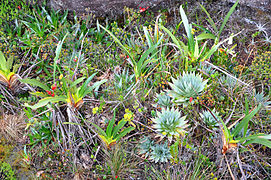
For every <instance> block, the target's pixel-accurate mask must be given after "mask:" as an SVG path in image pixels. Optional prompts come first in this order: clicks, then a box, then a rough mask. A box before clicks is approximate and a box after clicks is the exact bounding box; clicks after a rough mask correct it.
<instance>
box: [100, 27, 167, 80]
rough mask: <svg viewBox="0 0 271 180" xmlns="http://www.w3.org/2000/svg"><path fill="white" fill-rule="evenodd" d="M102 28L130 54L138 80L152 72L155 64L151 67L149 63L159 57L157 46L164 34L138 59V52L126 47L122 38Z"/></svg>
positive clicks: (129, 60) (130, 61) (131, 63)
mask: <svg viewBox="0 0 271 180" xmlns="http://www.w3.org/2000/svg"><path fill="white" fill-rule="evenodd" d="M100 27H101V28H102V29H104V30H105V31H106V32H107V33H108V34H110V36H111V37H112V38H113V39H114V41H115V42H116V43H117V44H118V45H119V46H120V48H121V49H122V50H123V51H125V53H126V54H128V56H129V59H128V62H129V63H130V65H131V66H132V68H133V70H134V75H135V78H136V80H137V81H138V80H139V79H141V78H143V77H144V76H146V75H148V74H147V73H148V72H152V70H153V69H152V68H153V66H151V67H152V68H151V67H149V64H151V63H154V62H156V61H157V59H154V57H155V55H156V53H157V51H156V48H157V47H158V45H159V44H160V42H161V40H162V39H163V36H161V37H159V39H158V41H157V42H156V43H155V44H151V42H150V44H149V45H150V46H151V47H149V49H147V50H146V51H145V52H144V53H142V54H141V55H140V57H139V59H138V60H137V57H136V54H134V53H133V52H132V51H130V50H129V49H128V48H127V47H125V46H124V45H123V44H122V43H121V42H120V40H119V39H118V38H117V37H116V36H115V35H114V34H113V33H112V32H110V31H109V30H107V29H106V28H105V27H103V26H101V25H100Z"/></svg>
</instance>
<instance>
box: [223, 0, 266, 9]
mask: <svg viewBox="0 0 271 180" xmlns="http://www.w3.org/2000/svg"><path fill="white" fill-rule="evenodd" d="M224 1H225V0H224ZM226 1H228V2H231V3H235V2H236V0H226ZM239 4H241V5H245V6H249V7H252V8H255V9H259V10H262V11H271V0H239Z"/></svg>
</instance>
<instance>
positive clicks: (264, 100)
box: [255, 92, 271, 108]
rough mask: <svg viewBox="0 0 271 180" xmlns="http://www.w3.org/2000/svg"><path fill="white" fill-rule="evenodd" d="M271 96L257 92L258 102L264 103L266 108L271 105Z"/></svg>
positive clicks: (256, 98)
mask: <svg viewBox="0 0 271 180" xmlns="http://www.w3.org/2000/svg"><path fill="white" fill-rule="evenodd" d="M269 99H270V97H269V96H268V95H267V96H265V95H264V93H263V92H261V93H256V95H255V100H256V103H257V104H260V103H261V104H262V106H263V107H264V108H268V107H270V106H271V101H269Z"/></svg>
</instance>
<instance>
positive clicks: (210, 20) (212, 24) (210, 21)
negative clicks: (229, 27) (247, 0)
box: [199, 0, 239, 42]
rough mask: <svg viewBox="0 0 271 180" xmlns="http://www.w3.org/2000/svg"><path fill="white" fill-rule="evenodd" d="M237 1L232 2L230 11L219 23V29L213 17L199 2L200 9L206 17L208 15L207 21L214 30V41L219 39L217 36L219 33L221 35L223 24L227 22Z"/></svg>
mask: <svg viewBox="0 0 271 180" xmlns="http://www.w3.org/2000/svg"><path fill="white" fill-rule="evenodd" d="M238 3H239V0H237V1H236V2H235V3H234V5H233V6H232V7H231V9H230V11H229V12H228V13H227V15H226V16H225V18H224V20H223V22H222V24H221V26H220V28H219V30H218V28H217V26H216V23H214V21H213V19H212V18H211V16H210V14H209V13H208V11H207V10H206V9H205V8H204V7H203V6H202V5H201V4H199V5H200V7H201V8H202V10H203V11H204V12H205V13H206V15H207V17H208V22H209V23H210V24H211V26H212V28H213V30H214V32H215V36H216V42H218V41H219V38H220V35H221V33H222V31H223V29H224V27H225V25H226V24H227V22H228V20H229V18H230V16H231V15H232V13H233V12H234V10H235V8H236V6H237V5H238Z"/></svg>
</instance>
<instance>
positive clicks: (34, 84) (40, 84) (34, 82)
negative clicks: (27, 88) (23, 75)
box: [19, 79, 50, 91]
mask: <svg viewBox="0 0 271 180" xmlns="http://www.w3.org/2000/svg"><path fill="white" fill-rule="evenodd" d="M19 81H21V82H23V83H27V84H30V85H32V86H38V87H40V88H42V89H43V90H45V91H47V90H48V91H50V88H49V87H48V86H47V85H45V84H43V83H41V82H40V81H38V80H36V79H19Z"/></svg>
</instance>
